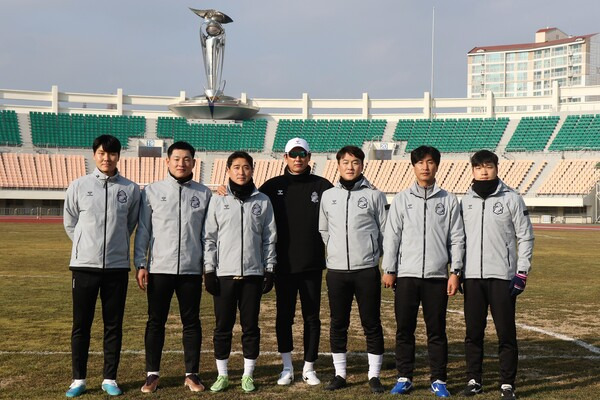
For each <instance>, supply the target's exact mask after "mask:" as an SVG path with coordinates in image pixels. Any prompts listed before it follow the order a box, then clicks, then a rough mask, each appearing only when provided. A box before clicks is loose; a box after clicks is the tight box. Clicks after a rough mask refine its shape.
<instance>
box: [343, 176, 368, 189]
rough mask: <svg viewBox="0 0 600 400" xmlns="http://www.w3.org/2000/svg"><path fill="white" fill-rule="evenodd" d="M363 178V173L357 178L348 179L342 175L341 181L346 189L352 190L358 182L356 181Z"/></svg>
mask: <svg viewBox="0 0 600 400" xmlns="http://www.w3.org/2000/svg"><path fill="white" fill-rule="evenodd" d="M362 178H363V175H362V174H360V175H359V176H357V177H356V178H354V179H352V180H349V181H347V180H345V179H344V178H342V177H341V176H340V183H341V184H342V186H343V187H344V189H346V190H352V189H353V188H354V185H355V184H356V182H358V181H360V180H361V179H362Z"/></svg>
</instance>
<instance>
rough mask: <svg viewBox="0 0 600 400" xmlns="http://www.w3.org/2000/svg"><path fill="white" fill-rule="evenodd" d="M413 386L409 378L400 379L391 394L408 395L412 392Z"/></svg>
mask: <svg viewBox="0 0 600 400" xmlns="http://www.w3.org/2000/svg"><path fill="white" fill-rule="evenodd" d="M412 388H413V385H412V382H411V380H410V379H408V378H398V381H397V382H396V385H395V386H394V387H393V388H392V390H391V391H390V393H392V394H408V393H410V391H411V390H412Z"/></svg>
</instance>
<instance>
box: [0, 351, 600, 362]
mask: <svg viewBox="0 0 600 400" xmlns="http://www.w3.org/2000/svg"><path fill="white" fill-rule="evenodd" d="M201 353H202V354H213V350H210V349H206V350H202V351H201ZM89 354H91V355H97V356H101V355H102V354H103V353H102V352H101V351H90V352H89ZM121 354H128V355H144V354H145V352H144V350H122V351H121ZM163 354H183V350H163ZM0 355H33V356H55V355H59V356H66V355H71V352H70V351H1V350H0ZM231 355H234V356H240V355H243V353H242V352H241V351H232V352H231ZM260 355H261V356H279V353H278V352H276V351H261V352H260ZM347 355H348V356H349V357H361V358H367V353H366V352H362V351H349V352H348V353H347ZM384 355H387V356H394V352H391V351H388V352H386V353H384ZM319 356H324V357H331V353H327V352H321V353H319ZM416 356H417V357H427V352H426V351H420V352H417V354H416ZM464 356H465V355H464V354H448V357H452V358H464ZM485 357H489V358H498V355H497V354H486V355H485ZM545 359H564V360H572V359H581V360H600V356H579V355H568V354H563V355H547V356H540V355H537V356H528V355H521V354H520V355H519V360H545Z"/></svg>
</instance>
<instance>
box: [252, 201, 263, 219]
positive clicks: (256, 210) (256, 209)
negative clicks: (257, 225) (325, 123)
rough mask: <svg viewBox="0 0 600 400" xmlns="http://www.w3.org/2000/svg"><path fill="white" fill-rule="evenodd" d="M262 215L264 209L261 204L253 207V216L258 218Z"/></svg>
mask: <svg viewBox="0 0 600 400" xmlns="http://www.w3.org/2000/svg"><path fill="white" fill-rule="evenodd" d="M261 213H262V207H261V206H260V204H255V205H253V206H252V214H254V215H256V216H257V217H258V216H259V215H260V214H261Z"/></svg>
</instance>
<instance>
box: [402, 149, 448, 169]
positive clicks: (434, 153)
mask: <svg viewBox="0 0 600 400" xmlns="http://www.w3.org/2000/svg"><path fill="white" fill-rule="evenodd" d="M427 155H429V156H431V158H433V161H434V162H435V165H437V166H439V165H440V160H441V159H442V155H441V154H440V151H439V150H438V149H436V148H435V147H433V146H419V147H417V148H416V149H414V150H413V151H411V152H410V163H411V164H412V165H415V164H416V163H418V162H419V161H421V160H422V159H424V158H425V156H427Z"/></svg>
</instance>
